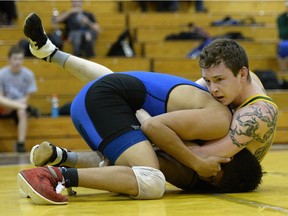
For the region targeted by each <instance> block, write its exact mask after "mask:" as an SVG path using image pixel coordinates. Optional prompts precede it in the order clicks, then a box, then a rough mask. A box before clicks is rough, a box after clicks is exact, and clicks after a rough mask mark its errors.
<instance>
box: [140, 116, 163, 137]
mask: <svg viewBox="0 0 288 216" xmlns="http://www.w3.org/2000/svg"><path fill="white" fill-rule="evenodd" d="M160 124H161V123H160V122H159V121H157V120H155V119H154V118H150V119H147V120H146V121H144V122H143V124H142V125H141V130H142V131H143V133H144V134H145V135H147V136H148V137H149V136H153V135H154V134H155V133H157V131H159V127H160Z"/></svg>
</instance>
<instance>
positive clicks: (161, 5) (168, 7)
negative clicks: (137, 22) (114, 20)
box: [138, 0, 179, 12]
mask: <svg viewBox="0 0 288 216" xmlns="http://www.w3.org/2000/svg"><path fill="white" fill-rule="evenodd" d="M138 3H139V5H140V8H141V11H142V12H147V11H148V4H149V3H154V4H155V6H156V11H158V12H176V11H178V10H179V1H178V0H171V1H143V0H142V1H138Z"/></svg>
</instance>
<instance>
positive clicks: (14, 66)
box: [9, 53, 24, 72]
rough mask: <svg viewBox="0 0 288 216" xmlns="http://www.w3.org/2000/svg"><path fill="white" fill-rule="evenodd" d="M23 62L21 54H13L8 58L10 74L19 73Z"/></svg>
mask: <svg viewBox="0 0 288 216" xmlns="http://www.w3.org/2000/svg"><path fill="white" fill-rule="evenodd" d="M23 60H24V54H23V53H14V54H12V55H11V56H10V58H9V62H10V67H11V71H12V72H19V71H20V68H21V67H22V64H23Z"/></svg>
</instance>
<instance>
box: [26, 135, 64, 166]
mask: <svg viewBox="0 0 288 216" xmlns="http://www.w3.org/2000/svg"><path fill="white" fill-rule="evenodd" d="M67 152H68V150H67V149H65V148H60V147H57V146H55V145H53V144H52V143H50V142H47V141H45V142H42V143H41V144H40V145H39V144H38V145H35V146H33V148H32V149H31V152H30V162H31V164H33V165H35V166H44V165H52V166H59V165H61V164H62V163H63V162H65V161H66V160H67Z"/></svg>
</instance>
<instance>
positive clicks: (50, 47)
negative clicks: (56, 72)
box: [23, 13, 58, 62]
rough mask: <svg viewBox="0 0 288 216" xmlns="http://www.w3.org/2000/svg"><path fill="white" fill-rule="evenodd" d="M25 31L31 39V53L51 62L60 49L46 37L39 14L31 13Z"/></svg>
mask: <svg viewBox="0 0 288 216" xmlns="http://www.w3.org/2000/svg"><path fill="white" fill-rule="evenodd" d="M23 31H24V34H25V36H26V37H27V38H28V39H29V44H30V45H29V49H30V51H31V53H32V54H33V55H34V56H36V57H37V58H41V59H43V60H45V61H48V62H50V61H51V57H52V56H53V55H54V54H55V52H56V51H57V50H58V49H57V47H56V46H55V45H54V44H53V43H52V42H51V41H50V40H49V38H48V36H47V35H46V33H45V30H44V29H43V26H42V22H41V19H40V17H39V16H38V15H37V14H35V13H31V14H29V15H28V16H27V17H26V19H25V21H24V28H23Z"/></svg>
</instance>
